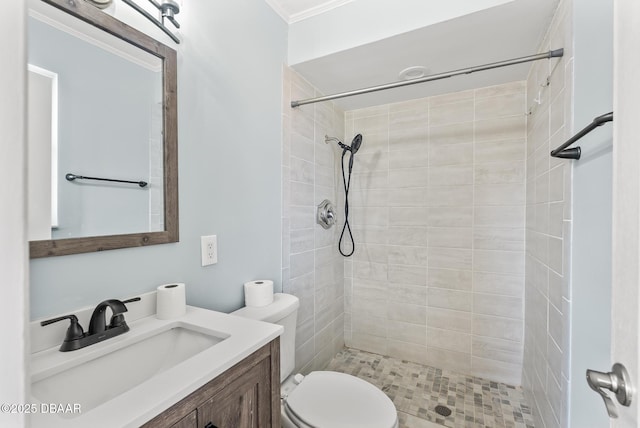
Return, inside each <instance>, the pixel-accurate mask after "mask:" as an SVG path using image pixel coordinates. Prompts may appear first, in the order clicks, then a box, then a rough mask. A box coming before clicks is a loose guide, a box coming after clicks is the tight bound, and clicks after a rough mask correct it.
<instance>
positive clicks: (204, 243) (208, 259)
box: [200, 235, 218, 266]
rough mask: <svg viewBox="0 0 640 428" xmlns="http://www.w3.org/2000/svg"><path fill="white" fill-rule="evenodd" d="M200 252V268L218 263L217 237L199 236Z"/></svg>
mask: <svg viewBox="0 0 640 428" xmlns="http://www.w3.org/2000/svg"><path fill="white" fill-rule="evenodd" d="M200 251H201V252H202V266H209V265H214V264H216V263H218V237H217V236H216V235H209V236H201V237H200Z"/></svg>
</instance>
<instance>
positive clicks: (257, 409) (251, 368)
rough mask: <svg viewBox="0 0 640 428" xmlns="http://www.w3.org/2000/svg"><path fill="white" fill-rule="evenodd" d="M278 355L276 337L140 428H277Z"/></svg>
mask: <svg viewBox="0 0 640 428" xmlns="http://www.w3.org/2000/svg"><path fill="white" fill-rule="evenodd" d="M279 354H280V340H279V338H276V339H274V340H272V341H271V342H270V343H268V344H267V345H265V346H263V347H262V348H260V349H259V350H257V351H256V352H254V353H253V354H251V355H250V356H248V357H247V358H245V359H244V360H242V361H241V362H239V363H238V364H236V365H235V366H233V367H232V368H231V369H229V370H227V371H226V372H224V373H223V374H221V375H220V376H218V377H217V378H216V379H214V380H212V381H210V382H208V383H207V384H206V385H204V386H202V387H201V388H199V389H198V390H197V391H195V392H194V393H192V394H191V395H189V396H188V397H186V398H184V399H183V400H181V401H180V402H179V403H177V404H175V405H174V406H172V407H171V408H169V409H168V410H166V411H164V412H162V413H161V414H160V415H158V416H156V417H155V418H153V419H152V420H150V421H149V422H147V423H146V424H144V425H143V427H145V428H161V427H172V428H196V427H208V428H214V427H217V428H222V427H238V428H241V427H279V426H280V364H279V358H280V357H279Z"/></svg>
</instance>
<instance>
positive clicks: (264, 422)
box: [198, 359, 271, 428]
mask: <svg viewBox="0 0 640 428" xmlns="http://www.w3.org/2000/svg"><path fill="white" fill-rule="evenodd" d="M269 369H270V366H269V359H265V360H262V361H261V362H260V363H258V364H257V365H255V366H254V367H253V368H251V369H250V370H249V371H247V372H245V373H244V374H242V375H241V376H240V377H238V378H237V379H235V380H234V381H233V382H231V383H230V384H229V385H228V386H226V387H225V388H224V389H223V390H222V391H220V392H219V393H217V394H216V395H214V396H213V397H211V398H210V399H209V400H207V401H206V402H205V403H203V404H202V405H201V406H199V407H198V426H199V427H200V428H259V427H260V428H262V427H267V426H269V425H270V423H271V402H270V389H271V381H270V372H269Z"/></svg>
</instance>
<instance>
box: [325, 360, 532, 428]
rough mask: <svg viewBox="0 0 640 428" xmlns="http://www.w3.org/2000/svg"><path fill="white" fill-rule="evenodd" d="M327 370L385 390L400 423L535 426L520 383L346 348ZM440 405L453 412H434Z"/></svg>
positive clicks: (418, 427) (403, 427)
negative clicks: (445, 413)
mask: <svg viewBox="0 0 640 428" xmlns="http://www.w3.org/2000/svg"><path fill="white" fill-rule="evenodd" d="M327 370H334V371H338V372H343V373H348V374H351V375H353V376H357V377H359V378H362V379H364V380H366V381H368V382H370V383H372V384H374V385H376V386H377V387H378V388H380V389H382V391H384V392H385V393H386V394H387V396H389V398H391V400H392V401H393V403H394V404H395V406H396V409H398V416H399V419H400V428H423V427H428V426H431V424H428V423H427V421H429V422H431V423H436V424H438V425H442V426H445V427H449V428H497V427H500V428H503V427H504V428H534V425H533V417H532V415H531V409H530V407H529V406H528V405H527V404H525V402H524V394H523V392H522V389H521V388H520V387H514V386H511V385H506V384H503V383H498V382H492V381H489V380H486V379H481V378H477V377H473V376H468V375H463V374H458V373H455V372H452V371H448V370H441V369H437V368H435V367H430V366H425V365H421V364H417V363H412V362H408V361H404V360H399V359H397V358H391V357H385V356H382V355H377V354H372V353H369V352H364V351H359V350H357V349H348V348H346V349H343V350H342V351H340V352H339V353H338V354H337V355H336V356H335V357H334V358H333V359H332V360H331V362H330V363H329V365H328V366H327ZM438 404H441V405H445V406H447V407H448V408H449V409H451V411H452V413H451V415H450V416H447V417H444V416H441V415H439V414H437V413H436V412H435V410H434V409H435V407H436V405H438Z"/></svg>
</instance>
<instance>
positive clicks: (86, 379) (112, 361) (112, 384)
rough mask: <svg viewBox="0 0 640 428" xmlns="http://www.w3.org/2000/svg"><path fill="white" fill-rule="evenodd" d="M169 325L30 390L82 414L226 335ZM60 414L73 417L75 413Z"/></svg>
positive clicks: (205, 348) (40, 397)
mask: <svg viewBox="0 0 640 428" xmlns="http://www.w3.org/2000/svg"><path fill="white" fill-rule="evenodd" d="M168 327H169V329H165V330H164V331H161V332H158V333H155V334H154V335H152V336H151V337H147V338H145V339H142V340H139V341H135V342H133V343H131V344H128V345H126V346H124V347H121V348H120V349H116V350H112V351H110V352H108V353H106V354H103V355H98V356H97V357H96V358H93V359H91V360H88V361H83V362H79V363H78V365H76V366H73V367H71V368H67V369H65V370H64V371H61V372H59V373H56V374H54V375H52V376H49V377H46V378H44V379H41V380H38V381H36V382H34V383H32V385H31V393H32V395H33V396H34V397H35V398H37V399H38V400H39V401H40V402H42V403H78V404H80V405H81V408H82V412H83V413H84V412H87V411H90V410H91V409H93V408H95V407H97V406H99V405H101V404H103V403H105V402H107V401H109V400H111V399H113V398H114V397H117V396H118V395H120V394H122V393H124V392H126V391H128V390H130V389H132V388H134V387H135V386H137V385H140V384H141V383H143V382H145V381H146V380H148V379H150V378H152V377H153V376H156V375H157V374H159V373H162V372H164V371H166V370H168V369H170V368H172V367H174V366H176V365H178V364H180V363H182V362H184V361H185V360H187V359H189V358H191V357H193V356H194V355H196V354H199V353H201V352H203V351H205V350H207V349H209V348H211V347H212V346H215V345H216V344H218V343H220V342H222V341H223V340H225V339H226V338H227V337H228V335H223V334H219V335H218V336H216V335H212V334H211V333H210V332H207V333H204V332H201V331H197V330H195V329H192V328H189V327H186V326H185V325H184V324H182V325H174V326H171V325H170V326H168ZM127 334H128V333H125V334H124V335H122V337H124V336H126V335H127ZM109 340H113V339H109ZM105 342H106V341H105ZM92 346H95V345H92ZM72 352H77V351H72ZM60 416H63V417H65V416H66V417H68V418H73V417H76V416H78V414H77V413H69V414H66V415H60Z"/></svg>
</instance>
